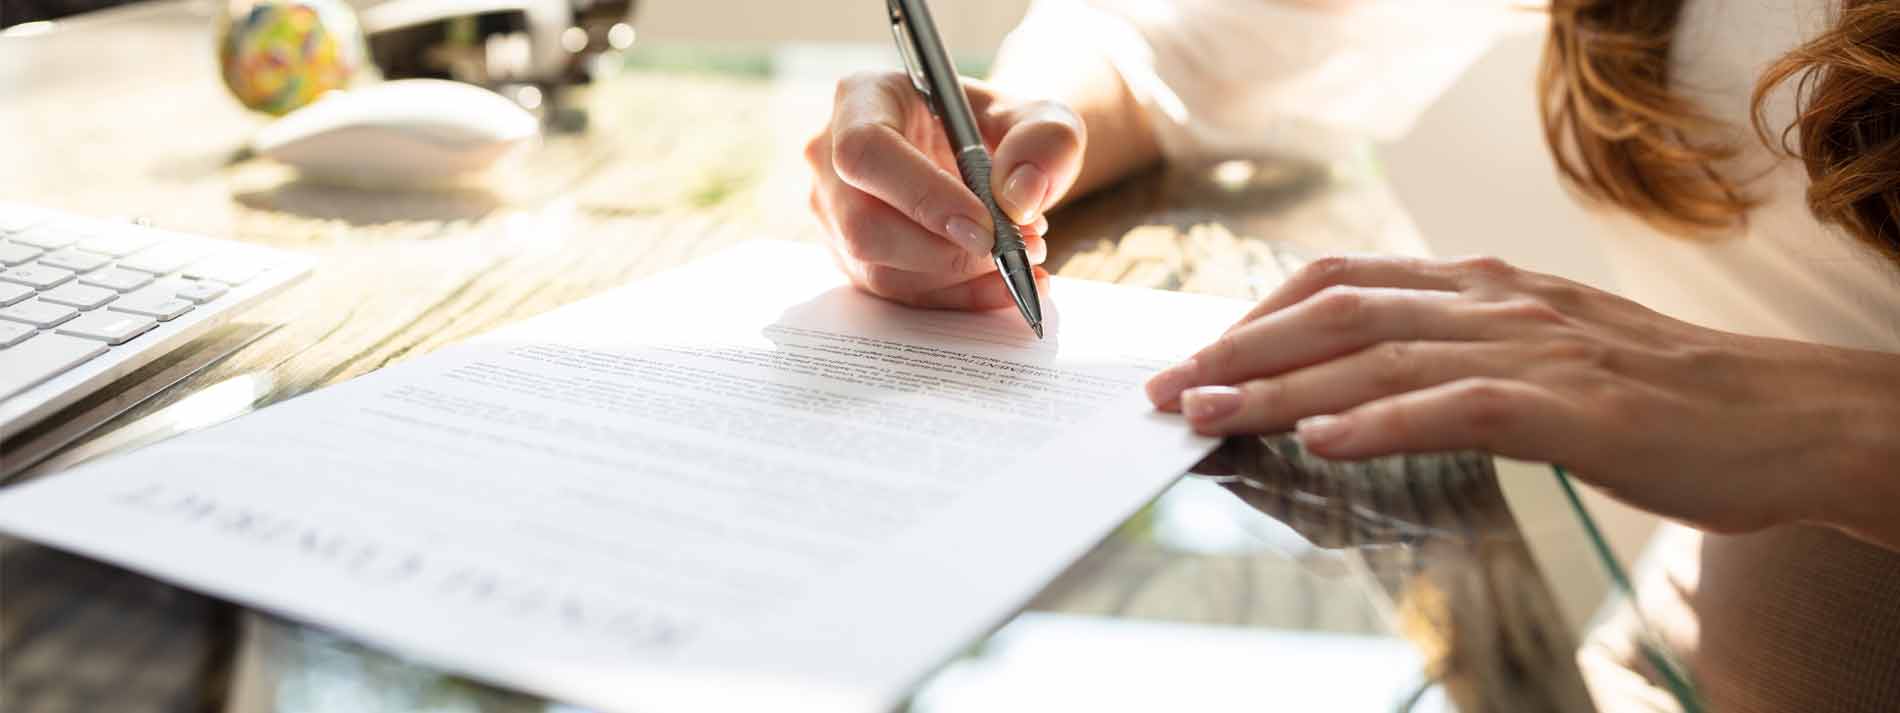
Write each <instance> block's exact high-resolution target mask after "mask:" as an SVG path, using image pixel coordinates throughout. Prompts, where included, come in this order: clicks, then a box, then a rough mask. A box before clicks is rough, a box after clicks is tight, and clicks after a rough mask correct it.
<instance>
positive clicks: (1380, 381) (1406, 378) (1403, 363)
mask: <svg viewBox="0 0 1900 713" xmlns="http://www.w3.org/2000/svg"><path fill="white" fill-rule="evenodd" d="M1373 350H1374V351H1373V359H1374V363H1375V366H1374V368H1373V369H1372V380H1373V386H1375V387H1378V388H1379V389H1380V390H1382V391H1386V392H1394V391H1403V390H1405V389H1409V388H1412V387H1413V386H1416V385H1417V382H1418V378H1417V377H1418V367H1417V365H1416V364H1415V361H1416V360H1415V359H1414V358H1413V357H1414V356H1415V354H1414V350H1413V347H1412V345H1411V344H1408V343H1406V342H1385V343H1383V344H1380V345H1379V346H1377V347H1373Z"/></svg>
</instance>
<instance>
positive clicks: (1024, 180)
mask: <svg viewBox="0 0 1900 713" xmlns="http://www.w3.org/2000/svg"><path fill="white" fill-rule="evenodd" d="M1048 192H1049V177H1048V176H1045V175H1043V173H1042V169H1040V168H1036V166H1035V165H1034V164H1028V163H1025V164H1023V165H1021V166H1017V167H1016V170H1015V171H1011V172H1010V174H1009V180H1006V181H1004V182H1003V195H1001V196H998V198H1001V199H1002V201H1003V210H1004V212H1007V213H1009V215H1010V217H1012V218H1015V219H1016V222H1017V223H1019V224H1028V223H1034V222H1036V219H1037V218H1039V217H1041V215H1042V198H1043V196H1044V195H1046V194H1047V193H1048Z"/></svg>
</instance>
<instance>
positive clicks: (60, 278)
mask: <svg viewBox="0 0 1900 713" xmlns="http://www.w3.org/2000/svg"><path fill="white" fill-rule="evenodd" d="M70 279H73V272H72V271H71V270H61V269H59V268H57V267H41V266H40V265H39V263H32V264H28V265H16V266H14V267H9V268H7V270H6V272H0V280H6V281H7V282H17V283H20V284H22V285H26V286H27V287H31V288H34V289H39V290H44V289H46V288H48V287H52V286H54V285H57V284H59V283H62V282H65V281H67V280H70Z"/></svg>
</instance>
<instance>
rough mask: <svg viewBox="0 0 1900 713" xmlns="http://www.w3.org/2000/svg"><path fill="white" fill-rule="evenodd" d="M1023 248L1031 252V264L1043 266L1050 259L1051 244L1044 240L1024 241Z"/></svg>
mask: <svg viewBox="0 0 1900 713" xmlns="http://www.w3.org/2000/svg"><path fill="white" fill-rule="evenodd" d="M1023 247H1024V248H1026V249H1027V251H1028V252H1029V264H1031V265H1041V264H1042V263H1043V261H1044V260H1048V259H1049V243H1048V242H1045V241H1042V240H1024V241H1023Z"/></svg>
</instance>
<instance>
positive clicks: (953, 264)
mask: <svg viewBox="0 0 1900 713" xmlns="http://www.w3.org/2000/svg"><path fill="white" fill-rule="evenodd" d="M975 260H976V256H975V255H973V254H971V253H970V251H968V250H964V249H962V248H958V249H956V250H952V251H951V252H950V264H949V265H947V266H946V267H947V268H948V269H949V271H950V274H953V275H964V274H968V273H971V272H974V271H975V270H976V263H975Z"/></svg>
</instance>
